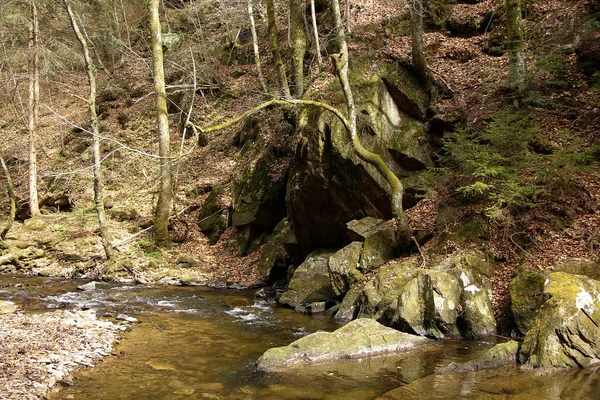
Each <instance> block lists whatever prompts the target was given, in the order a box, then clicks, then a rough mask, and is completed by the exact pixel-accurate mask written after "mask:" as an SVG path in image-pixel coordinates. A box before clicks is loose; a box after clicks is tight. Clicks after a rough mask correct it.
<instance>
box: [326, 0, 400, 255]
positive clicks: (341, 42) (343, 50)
mask: <svg viewBox="0 0 600 400" xmlns="http://www.w3.org/2000/svg"><path fill="white" fill-rule="evenodd" d="M332 5H333V14H334V19H335V26H336V30H337V39H338V46H339V48H340V54H339V55H337V57H334V61H335V64H336V70H337V73H338V77H339V79H340V84H341V85H342V90H343V92H344V97H345V98H346V107H347V109H348V122H349V127H348V128H347V129H348V130H349V134H350V139H351V140H352V145H353V147H354V150H355V151H356V153H357V154H358V156H359V157H360V158H361V159H362V160H364V161H365V162H367V163H369V164H371V165H373V166H374V167H375V168H376V169H377V171H378V172H379V173H380V174H381V175H382V176H383V177H384V178H385V179H386V181H387V182H388V183H389V185H390V188H391V209H392V215H393V216H394V218H395V219H396V221H397V223H398V229H397V236H398V237H397V240H398V245H399V247H400V248H401V249H402V250H408V248H409V247H410V244H411V234H410V229H409V227H408V222H407V221H406V216H405V215H404V210H403V209H402V196H403V194H404V187H403V186H402V182H400V179H398V177H397V176H396V175H395V174H394V173H393V172H392V171H391V170H390V169H389V167H388V166H387V165H386V164H385V162H384V161H383V159H382V158H381V157H380V156H379V154H376V153H373V152H371V151H369V150H367V149H365V148H364V147H363V145H362V144H361V142H360V138H359V137H358V132H357V127H356V106H355V103H354V96H353V94H352V89H351V87H350V80H349V79H348V60H349V56H348V43H347V42H346V34H345V32H344V27H343V25H342V15H341V12H340V4H339V0H332Z"/></svg>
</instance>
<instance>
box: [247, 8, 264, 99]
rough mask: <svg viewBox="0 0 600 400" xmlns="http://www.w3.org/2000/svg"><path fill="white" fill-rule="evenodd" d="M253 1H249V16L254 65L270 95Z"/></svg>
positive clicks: (261, 83)
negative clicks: (259, 44) (262, 63)
mask: <svg viewBox="0 0 600 400" xmlns="http://www.w3.org/2000/svg"><path fill="white" fill-rule="evenodd" d="M252 1H253V0H248V16H249V17H250V30H251V32H252V45H253V47H254V63H255V64H256V71H257V72H258V79H259V80H260V85H261V86H262V88H263V90H264V92H265V94H269V88H268V87H267V82H266V81H265V77H264V76H263V73H262V65H261V62H260V51H259V49H258V36H257V35H256V24H255V23H254V9H253V7H252Z"/></svg>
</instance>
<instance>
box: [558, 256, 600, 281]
mask: <svg viewBox="0 0 600 400" xmlns="http://www.w3.org/2000/svg"><path fill="white" fill-rule="evenodd" d="M553 271H555V272H566V273H568V274H576V275H584V276H587V277H588V278H592V279H595V280H597V281H600V260H596V261H595V262H594V261H588V260H569V261H565V262H564V263H562V264H560V265H558V266H556V267H554V268H553Z"/></svg>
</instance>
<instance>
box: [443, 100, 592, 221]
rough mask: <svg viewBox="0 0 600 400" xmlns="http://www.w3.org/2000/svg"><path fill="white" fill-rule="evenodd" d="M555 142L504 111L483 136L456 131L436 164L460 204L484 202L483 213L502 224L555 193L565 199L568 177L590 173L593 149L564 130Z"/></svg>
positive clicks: (519, 115)
mask: <svg viewBox="0 0 600 400" xmlns="http://www.w3.org/2000/svg"><path fill="white" fill-rule="evenodd" d="M558 139H560V141H561V143H562V146H556V145H552V144H550V143H548V141H547V140H546V139H544V137H543V135H542V134H541V132H540V128H539V127H538V126H537V125H535V124H534V123H532V121H531V119H530V116H529V115H528V114H527V112H525V111H514V110H512V109H503V110H501V111H500V112H498V113H497V114H495V115H494V116H493V117H492V120H491V122H490V123H489V125H488V126H487V128H486V129H485V131H484V132H483V133H477V132H473V131H470V130H468V129H463V130H459V131H457V132H456V133H455V135H454V137H453V139H452V140H451V141H447V142H446V143H445V144H444V147H443V156H442V158H441V161H442V165H443V166H444V167H445V169H446V170H447V171H448V172H449V173H450V175H451V176H453V177H455V178H457V179H456V181H457V182H459V183H458V184H457V186H458V187H457V188H456V189H455V190H456V192H457V193H458V194H459V195H460V196H461V197H462V198H463V199H464V200H465V201H469V202H482V203H484V204H485V206H486V208H485V212H486V215H487V216H488V217H489V218H491V219H495V220H501V219H503V218H505V217H506V216H507V215H511V214H514V213H515V212H516V211H517V210H524V209H533V208H535V207H540V206H542V205H545V204H547V203H548V202H549V201H551V200H552V199H553V196H554V195H556V194H557V193H559V192H560V194H561V196H560V198H563V197H564V195H569V193H570V192H571V191H572V190H573V177H574V176H579V175H582V174H585V173H587V172H589V171H590V170H591V167H592V165H593V163H594V152H596V151H597V150H598V149H597V148H587V149H586V148H584V147H583V144H582V143H581V141H579V140H578V139H577V138H576V137H575V136H574V135H572V134H571V133H570V132H568V131H562V132H561V134H560V137H559V138H558ZM540 144H542V145H540Z"/></svg>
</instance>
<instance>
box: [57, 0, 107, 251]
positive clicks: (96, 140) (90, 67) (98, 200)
mask: <svg viewBox="0 0 600 400" xmlns="http://www.w3.org/2000/svg"><path fill="white" fill-rule="evenodd" d="M63 1H64V3H65V7H66V9H67V13H68V14H69V18H70V20H71V26H72V27H73V31H74V32H75V35H76V36H77V39H78V40H79V43H80V44H81V49H82V52H83V59H84V60H85V67H86V70H87V75H88V82H89V84H90V98H89V99H88V109H89V113H90V122H91V125H92V135H93V138H92V153H93V157H94V166H93V168H92V171H93V174H94V203H95V206H96V214H97V216H98V230H99V233H100V241H101V242H102V247H103V248H104V254H105V255H106V259H107V260H109V259H110V258H111V257H112V255H113V250H112V245H111V243H110V239H109V236H108V231H107V228H106V223H105V216H104V199H103V193H102V191H103V182H102V163H101V161H102V160H101V159H100V132H99V129H98V116H97V115H96V74H95V68H94V63H93V61H92V59H91V57H90V51H89V48H88V45H87V41H86V40H85V38H84V37H83V34H82V33H81V30H80V29H79V25H78V24H77V20H76V19H75V15H74V14H73V10H72V9H71V6H70V4H69V2H68V0H63Z"/></svg>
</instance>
